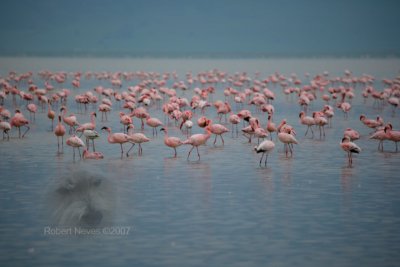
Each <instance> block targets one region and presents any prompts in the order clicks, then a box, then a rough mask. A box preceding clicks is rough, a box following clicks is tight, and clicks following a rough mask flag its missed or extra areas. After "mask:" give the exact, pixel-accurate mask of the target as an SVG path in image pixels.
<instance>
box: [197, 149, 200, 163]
mask: <svg viewBox="0 0 400 267" xmlns="http://www.w3.org/2000/svg"><path fill="white" fill-rule="evenodd" d="M196 150H197V156H198V157H199V160H200V153H199V147H198V146H196Z"/></svg>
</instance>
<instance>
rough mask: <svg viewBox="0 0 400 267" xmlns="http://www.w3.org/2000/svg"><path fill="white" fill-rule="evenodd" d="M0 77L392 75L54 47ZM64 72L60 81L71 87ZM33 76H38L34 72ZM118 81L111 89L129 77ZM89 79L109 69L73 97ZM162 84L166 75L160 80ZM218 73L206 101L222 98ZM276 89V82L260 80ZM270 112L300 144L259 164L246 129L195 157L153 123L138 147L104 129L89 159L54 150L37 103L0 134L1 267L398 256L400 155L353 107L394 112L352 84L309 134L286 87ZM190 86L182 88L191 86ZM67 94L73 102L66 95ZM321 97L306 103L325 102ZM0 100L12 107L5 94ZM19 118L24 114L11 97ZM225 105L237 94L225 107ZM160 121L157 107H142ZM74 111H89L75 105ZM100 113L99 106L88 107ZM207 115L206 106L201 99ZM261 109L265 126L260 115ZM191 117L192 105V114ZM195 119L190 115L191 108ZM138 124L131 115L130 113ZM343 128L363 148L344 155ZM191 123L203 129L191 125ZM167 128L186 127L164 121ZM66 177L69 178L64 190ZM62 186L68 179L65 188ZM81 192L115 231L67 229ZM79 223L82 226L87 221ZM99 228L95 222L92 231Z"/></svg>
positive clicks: (370, 260) (296, 63) (354, 64)
mask: <svg viewBox="0 0 400 267" xmlns="http://www.w3.org/2000/svg"><path fill="white" fill-rule="evenodd" d="M0 67H1V69H0V70H1V75H2V76H3V77H4V75H5V74H6V73H8V71H10V70H16V71H17V72H24V71H33V72H34V73H35V74H36V73H37V72H38V71H40V70H44V69H48V70H51V71H59V70H65V71H87V70H91V71H138V70H144V71H155V72H160V73H163V72H166V71H169V72H172V71H176V72H177V73H178V75H179V79H181V80H183V79H184V78H185V74H186V73H187V72H189V71H191V72H192V73H193V74H196V73H197V72H199V71H207V70H210V69H214V68H218V69H220V70H222V71H226V72H228V73H230V74H234V73H235V72H242V71H246V72H247V73H248V75H249V76H250V77H254V73H255V72H256V71H260V72H261V75H260V77H267V76H268V75H270V74H272V73H274V72H275V71H278V72H279V73H282V74H284V75H286V76H289V75H291V74H292V73H297V75H298V76H299V78H301V79H302V80H303V81H305V78H304V76H303V75H304V73H306V72H309V73H310V74H311V76H313V75H315V74H317V73H322V72H323V71H328V72H329V73H330V75H331V76H333V77H335V76H340V75H343V72H344V70H346V69H349V70H351V71H352V72H353V74H354V75H355V76H359V75H361V74H363V73H365V74H371V75H374V76H375V77H376V81H375V84H374V86H375V87H376V88H377V89H379V90H382V88H383V85H382V83H381V82H380V81H381V79H382V78H394V77H396V76H397V75H399V71H400V61H399V60H398V59H293V60H291V59H281V60H278V59H265V60H264V59H263V60H205V59H202V60H196V59H184V60H180V59H173V60H167V59H165V60H164V59H157V60H152V59H65V58H3V59H1V63H0ZM70 81H71V79H69V80H68V83H66V85H64V86H63V87H70V85H69V84H70ZM35 82H36V84H38V85H40V86H43V81H42V80H40V79H38V77H37V76H35ZM67 84H68V85H67ZM134 84H135V81H131V82H124V83H123V87H122V89H125V90H126V87H127V86H128V85H134ZM97 85H103V86H105V87H111V85H110V84H109V83H108V82H107V81H104V80H103V81H97V80H94V79H91V80H85V79H84V78H82V80H81V88H80V89H79V90H75V89H71V90H72V92H73V95H74V94H76V93H78V92H85V91H87V90H92V89H93V88H94V87H95V86H97ZM170 85H171V84H169V86H170ZM224 87H225V85H222V84H219V85H217V91H218V92H217V94H216V95H215V96H214V100H217V99H223V96H222V92H221V91H222V89H224ZM271 89H273V87H271ZM275 92H276V93H277V98H276V100H275V101H274V102H273V105H274V106H275V116H274V121H275V122H276V123H278V122H279V121H280V120H281V119H283V118H286V119H287V120H288V122H289V123H290V124H292V125H293V126H294V127H295V128H296V131H297V138H298V140H299V142H300V144H299V145H297V146H295V148H294V156H293V157H292V158H289V159H287V158H285V156H284V153H283V145H282V144H281V143H279V141H277V140H276V138H275V136H274V141H275V142H276V149H275V151H274V152H273V153H272V154H271V155H270V157H269V159H268V168H264V167H263V168H260V167H259V166H258V161H259V156H260V154H256V153H255V152H254V151H253V150H252V148H253V146H254V143H253V144H252V145H250V144H248V143H247V142H246V140H245V138H244V137H239V138H232V137H231V135H230V134H229V133H228V134H226V135H225V146H223V147H222V146H221V145H218V146H213V145H212V141H213V139H210V140H209V142H208V145H207V146H205V147H201V148H200V153H201V160H200V161H195V159H196V158H195V157H194V158H192V160H191V161H187V160H186V155H187V152H188V150H189V147H187V146H186V147H185V146H183V147H180V148H178V158H172V157H171V156H172V153H173V150H171V149H170V148H167V147H165V146H164V144H163V139H162V136H163V135H162V134H159V135H158V137H154V138H153V137H152V133H151V130H150V129H148V127H146V128H145V131H144V133H145V134H146V135H147V136H149V137H151V138H152V140H151V142H149V143H146V144H143V155H142V156H138V155H137V148H135V153H134V154H133V156H132V157H129V158H125V157H124V158H123V159H121V158H120V153H119V145H111V144H108V143H107V140H106V134H105V133H104V132H103V133H102V134H101V135H102V136H101V138H100V139H98V140H96V148H97V150H98V151H102V152H103V153H104V154H105V159H103V160H99V161H91V160H80V159H78V158H77V159H76V160H75V161H73V157H72V150H71V148H70V147H67V146H66V147H64V153H63V154H58V153H57V140H56V138H55V136H54V134H53V133H52V132H50V131H49V127H50V121H49V120H48V119H47V116H46V112H39V113H38V114H36V122H35V123H32V125H31V126H32V127H31V130H30V131H29V132H28V134H27V136H26V138H24V139H21V140H20V139H17V138H16V131H15V129H14V130H12V132H11V140H10V141H0V173H1V186H0V190H1V193H0V198H1V200H0V213H1V217H0V251H1V253H0V265H1V266H71V265H77V264H84V265H87V266H89V265H90V266H94V265H96V266H110V265H120V266H297V265H299V266H323V265H327V266H397V264H398V262H400V254H399V251H400V201H399V200H400V197H399V192H400V180H399V167H398V166H399V165H398V164H400V153H395V152H394V150H395V146H394V143H392V142H385V144H384V147H385V152H379V151H378V150H377V147H378V144H377V142H375V141H372V140H368V134H369V133H370V131H371V130H370V129H368V128H367V127H365V126H364V125H363V124H362V123H361V122H360V121H359V115H360V114H362V113H364V114H366V115H367V117H373V116H376V115H381V116H382V117H383V118H384V119H385V121H391V122H392V123H393V126H394V128H395V129H399V128H400V121H399V116H400V112H399V111H398V112H397V114H396V115H395V117H392V116H391V109H390V107H389V106H385V107H384V108H383V109H376V108H374V107H373V101H372V99H368V100H367V102H366V103H365V104H364V103H363V99H362V97H361V86H360V85H358V88H356V97H355V98H354V99H353V102H352V105H353V108H352V110H351V111H350V114H349V119H348V120H344V118H343V114H342V113H341V111H340V110H338V109H335V117H334V118H333V127H332V128H330V129H327V130H326V138H325V139H323V140H320V139H319V138H317V137H318V136H316V138H314V139H310V138H305V137H304V132H305V127H304V126H302V125H300V123H299V121H298V113H299V111H300V107H299V105H298V104H297V102H296V98H293V99H291V98H289V99H286V98H285V96H284V95H283V94H282V93H281V91H280V89H278V88H276V89H275ZM179 94H181V93H179ZM191 95H192V92H190V91H189V92H186V93H185V96H186V97H191ZM68 103H69V104H68V106H69V108H70V111H71V112H75V113H77V109H76V105H75V103H74V101H73V97H71V98H70V100H69V102H68ZM323 104H324V103H323V102H322V100H321V99H320V98H319V99H318V100H316V101H315V102H314V103H313V104H312V105H311V107H310V110H320V109H321V107H322V106H323ZM5 106H6V107H7V108H9V109H10V110H12V105H11V96H9V98H8V99H7V100H6V102H5ZM21 106H22V109H23V111H24V113H25V114H26V116H29V115H28V113H27V112H26V110H25V108H24V104H22V105H21ZM113 108H114V109H113V112H112V113H111V114H110V115H109V122H105V123H103V122H101V121H100V117H101V116H98V119H97V129H98V130H100V128H101V126H103V125H107V126H111V128H112V129H113V130H114V131H121V126H120V124H119V118H118V115H117V114H118V113H117V112H118V111H119V109H118V107H117V105H116V104H114V106H113ZM234 108H235V106H234ZM149 112H150V114H151V115H152V116H155V117H158V118H160V119H163V115H162V113H161V111H160V110H158V109H156V108H155V107H152V108H150V109H149ZM77 115H78V119H79V121H81V122H86V121H89V116H88V114H77ZM99 115H100V114H99ZM207 115H208V116H209V117H211V118H214V117H215V116H216V113H215V109H214V108H210V109H209V110H208V111H207ZM256 115H257V116H260V118H261V120H262V124H263V125H265V122H266V117H265V115H262V114H256ZM197 116H198V115H197ZM194 121H195V120H194ZM134 124H135V126H136V129H139V128H140V122H139V121H138V120H137V119H135V120H134ZM347 127H352V128H355V129H357V130H358V131H359V132H360V134H361V135H362V136H361V139H360V140H357V141H356V143H357V144H359V146H360V147H361V148H362V152H361V154H359V155H356V156H354V163H353V167H349V166H348V164H347V159H346V155H345V153H344V152H343V151H342V150H341V149H340V147H339V142H340V140H341V137H342V135H343V130H344V129H345V128H347ZM192 132H193V133H199V132H202V129H200V128H198V127H197V126H195V127H194V128H193V130H192ZM170 135H175V136H179V137H181V138H182V139H184V135H183V134H182V133H181V132H180V131H179V130H178V129H177V128H174V126H173V125H170ZM69 186H70V187H71V186H72V188H73V189H72V190H70V189H68V188H70V187H69ZM66 188H67V189H66ZM87 203H90V206H91V207H93V208H94V209H96V212H97V213H101V218H100V219H99V218H97V219H99V220H96V217H98V216H97V215H98V214H97V213H96V214H94V215H93V217H94V219H93V218H92V221H91V222H93V220H94V221H95V223H94V224H97V223H99V224H98V226H97V227H89V228H85V229H92V230H96V231H97V230H98V231H100V232H101V231H103V229H108V228H104V227H107V226H112V227H116V228H114V229H120V230H121V229H129V232H128V233H126V234H125V235H117V234H112V235H107V234H105V233H100V232H96V233H95V234H89V235H85V234H82V233H81V234H74V233H75V227H78V228H79V227H80V225H79V224H78V223H77V222H78V221H79V220H78V219H77V217H76V216H79V214H81V212H82V206H84V207H87V206H88V205H87ZM46 227H51V228H52V229H55V228H56V227H58V229H64V230H68V229H71V231H72V233H67V234H64V235H55V234H47V233H46V232H45V230H46V229H48V228H46ZM83 227H86V226H85V225H84V226H83ZM99 229H100V230H99Z"/></svg>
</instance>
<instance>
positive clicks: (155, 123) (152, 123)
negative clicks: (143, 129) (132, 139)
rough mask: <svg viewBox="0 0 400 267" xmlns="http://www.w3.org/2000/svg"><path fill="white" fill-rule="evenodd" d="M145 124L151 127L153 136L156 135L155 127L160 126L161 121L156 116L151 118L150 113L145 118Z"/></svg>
mask: <svg viewBox="0 0 400 267" xmlns="http://www.w3.org/2000/svg"><path fill="white" fill-rule="evenodd" d="M146 124H147V125H148V126H150V127H152V128H153V136H154V135H157V127H159V126H162V125H163V123H162V122H161V121H160V120H159V119H157V118H151V117H150V115H148V116H147V118H146Z"/></svg>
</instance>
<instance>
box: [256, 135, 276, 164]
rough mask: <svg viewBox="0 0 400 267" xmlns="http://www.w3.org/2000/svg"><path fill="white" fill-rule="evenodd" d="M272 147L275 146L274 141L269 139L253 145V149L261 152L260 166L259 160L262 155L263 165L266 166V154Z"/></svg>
mask: <svg viewBox="0 0 400 267" xmlns="http://www.w3.org/2000/svg"><path fill="white" fill-rule="evenodd" d="M274 148H275V143H274V142H272V141H270V140H265V141H262V142H261V144H259V145H258V146H255V147H254V150H255V151H256V152H257V153H262V155H261V159H260V166H261V162H262V160H263V157H264V155H265V162H264V166H267V159H268V155H269V153H270V152H272V151H273V150H274Z"/></svg>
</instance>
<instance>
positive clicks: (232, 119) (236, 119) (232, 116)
mask: <svg viewBox="0 0 400 267" xmlns="http://www.w3.org/2000/svg"><path fill="white" fill-rule="evenodd" d="M229 122H230V123H231V124H232V137H233V132H234V129H233V128H234V126H235V128H236V137H238V134H239V129H238V124H239V123H240V118H239V116H238V115H236V114H233V113H232V111H231V114H230V115H229Z"/></svg>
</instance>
